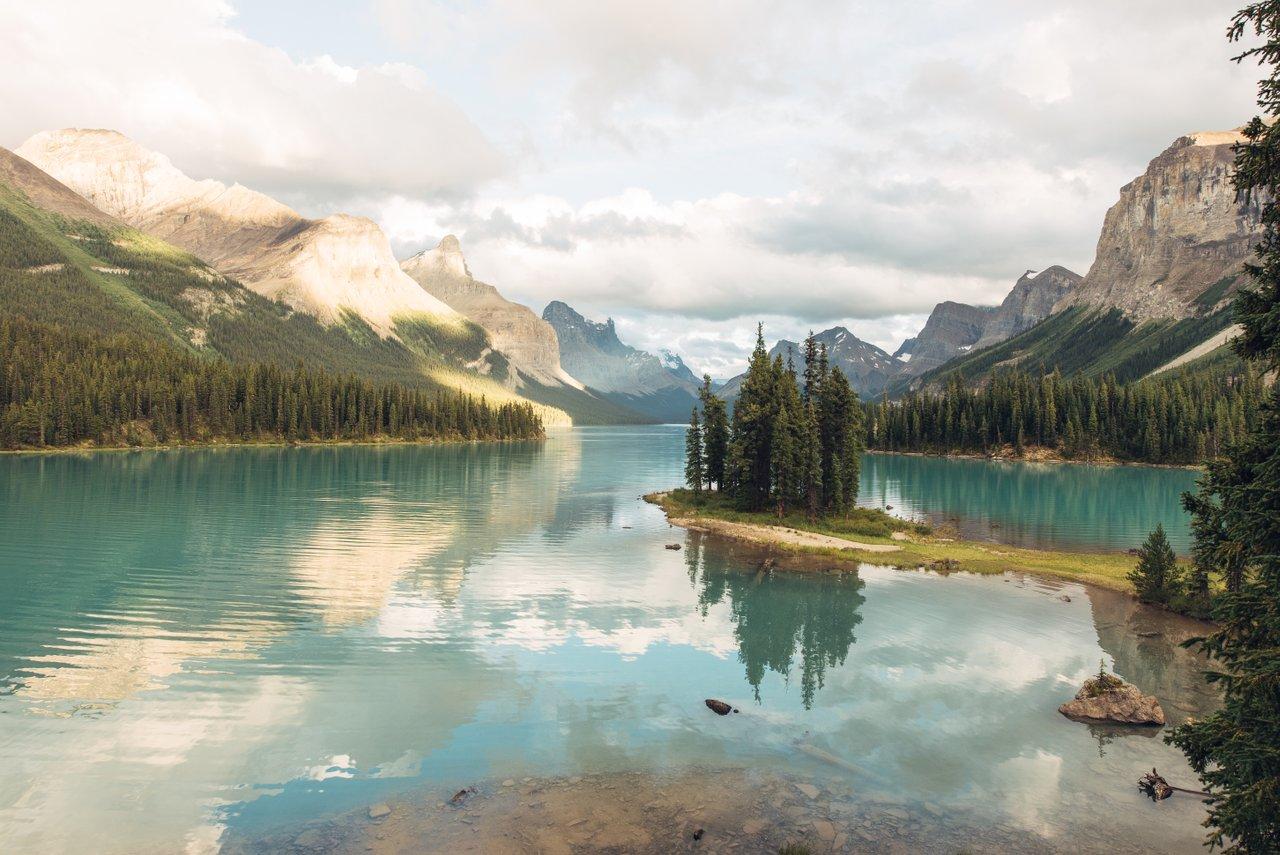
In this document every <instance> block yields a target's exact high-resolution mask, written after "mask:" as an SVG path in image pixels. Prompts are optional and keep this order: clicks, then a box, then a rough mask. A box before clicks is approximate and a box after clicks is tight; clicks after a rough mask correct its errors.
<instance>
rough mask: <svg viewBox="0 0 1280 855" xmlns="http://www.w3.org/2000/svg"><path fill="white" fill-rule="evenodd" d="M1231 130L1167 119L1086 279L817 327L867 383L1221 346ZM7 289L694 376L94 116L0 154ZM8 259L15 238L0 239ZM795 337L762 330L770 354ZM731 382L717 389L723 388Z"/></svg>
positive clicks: (540, 401) (119, 320) (577, 408)
mask: <svg viewBox="0 0 1280 855" xmlns="http://www.w3.org/2000/svg"><path fill="white" fill-rule="evenodd" d="M1238 139H1239V136H1238V134H1237V133H1236V132H1213V133H1198V134H1191V135H1188V136H1185V137H1181V138H1179V139H1178V140H1176V141H1175V142H1174V143H1173V144H1172V145H1171V146H1170V147H1169V148H1168V149H1166V150H1165V151H1164V152H1163V153H1161V154H1160V155H1159V156H1157V157H1156V158H1155V159H1154V160H1152V161H1151V163H1150V165H1149V166H1148V168H1147V170H1146V171H1145V172H1144V173H1143V174H1142V175H1141V176H1139V177H1138V178H1136V179H1135V180H1134V181H1132V182H1130V183H1129V184H1127V185H1125V187H1123V188H1122V189H1121V191H1120V198H1119V200H1118V201H1117V202H1116V204H1115V205H1114V206H1112V208H1111V209H1110V210H1109V211H1108V212H1107V215H1106V218H1105V220H1104V223H1103V225H1102V229H1101V233H1100V235H1099V239H1098V248H1097V255H1096V258H1095V260H1094V262H1093V264H1092V265H1091V267H1090V269H1089V271H1088V273H1087V274H1086V275H1085V276H1084V277H1081V276H1078V275H1077V274H1075V273H1073V272H1071V271H1070V270H1067V269H1066V268H1064V267H1061V266H1057V265H1053V266H1049V267H1046V268H1044V269H1043V270H1040V271H1038V272H1037V271H1033V270H1028V271H1027V272H1026V273H1025V274H1023V275H1022V276H1021V277H1020V278H1019V279H1018V280H1017V282H1016V283H1015V284H1014V286H1013V288H1012V289H1011V290H1010V291H1009V293H1008V295H1007V296H1006V297H1005V299H1004V301H1003V302H1002V303H1001V304H1000V305H999V306H972V305H968V304H965V303H959V302H955V301H944V302H942V303H939V304H938V305H937V306H936V307H935V308H934V310H933V312H932V313H931V314H930V315H929V318H928V320H927V321H926V323H925V325H924V326H923V327H922V328H921V330H920V331H919V332H918V333H917V334H916V335H915V336H912V337H911V338H909V339H907V340H906V341H904V342H903V343H902V345H901V346H900V347H898V348H897V350H896V351H895V352H894V353H892V354H890V353H887V352H886V351H884V350H882V349H881V348H879V347H876V346H874V345H872V344H869V343H867V342H865V341H862V340H860V339H858V338H857V337H856V336H854V335H853V334H852V333H851V332H849V331H848V330H847V329H845V328H843V327H832V328H831V329H827V330H824V331H823V332H821V333H819V334H818V339H819V341H821V342H823V343H824V344H826V345H827V348H828V352H829V358H830V360H831V362H832V364H834V365H837V366H839V367H840V368H841V370H843V371H844V372H845V374H846V375H847V376H848V377H849V379H850V382H851V383H852V385H853V386H854V388H855V389H856V390H857V391H858V392H859V394H861V395H862V396H863V397H865V398H874V397H878V396H880V395H883V394H888V395H891V396H896V395H899V394H902V393H904V392H907V391H910V390H918V389H928V388H936V387H937V386H938V385H940V384H941V383H942V382H944V378H947V377H950V376H959V377H961V378H962V379H963V380H964V381H965V382H968V383H972V384H981V383H983V382H985V380H986V379H987V378H988V377H989V376H990V374H991V373H992V372H993V371H996V370H1000V369H1001V368H1005V367H1010V366H1020V367H1023V368H1026V369H1028V370H1035V371H1038V370H1045V371H1051V370H1055V369H1056V370H1060V371H1062V372H1063V373H1064V374H1071V373H1076V372H1080V373H1085V374H1088V375H1098V374H1102V373H1112V374H1115V375H1116V376H1117V377H1118V378H1119V379H1121V380H1128V379H1134V378H1137V377H1141V376H1144V375H1146V374H1148V373H1151V372H1152V371H1156V370H1159V369H1162V368H1166V367H1168V366H1170V365H1173V364H1183V363H1186V362H1188V361H1195V360H1199V359H1211V358H1215V354H1217V353H1219V352H1220V348H1221V346H1222V345H1223V343H1224V342H1225V341H1226V340H1227V339H1228V338H1229V337H1230V331H1231V319H1230V309H1229V302H1230V299H1231V296H1232V294H1233V293H1234V291H1235V289H1236V288H1237V287H1238V283H1239V281H1240V279H1241V274H1240V269H1241V266H1242V264H1243V263H1244V262H1245V260H1246V259H1247V258H1248V257H1249V254H1250V248H1251V245H1252V243H1253V242H1254V241H1255V240H1256V239H1257V236H1258V233H1259V228H1258V221H1259V210H1258V206H1257V204H1256V203H1253V204H1241V203H1240V202H1239V201H1238V200H1237V199H1236V198H1235V194H1234V190H1233V188H1232V185H1231V181H1230V172H1231V168H1232V163H1233V153H1232V150H1231V146H1232V144H1233V142H1235V141H1236V140H1238ZM0 242H3V245H4V246H6V247H9V248H11V249H12V250H13V251H14V252H16V253H17V254H16V255H12V256H11V260H12V259H13V258H16V259H19V261H20V263H19V262H14V263H13V264H11V265H9V266H8V267H6V268H5V269H4V270H3V271H0V273H2V274H3V275H0V297H3V307H4V308H5V309H6V310H7V311H10V312H17V313H20V314H23V315H28V316H31V317H33V318H35V319H39V320H45V321H57V322H60V323H65V324H68V325H71V326H76V327H81V328H90V329H96V330H100V331H103V332H110V331H121V330H129V331H134V332H145V333H147V334H150V335H155V336H159V337H163V338H165V339H166V340H168V341H171V342H175V343H179V344H181V346H183V347H184V348H188V349H190V350H192V351H193V352H198V353H216V354H218V355H220V356H223V357H225V358H227V359H230V360H265V361H277V362H281V363H292V362H296V361H297V360H299V359H302V360H304V361H306V362H309V363H313V364H316V365H319V366H323V367H325V368H328V369H331V370H334V371H355V372H357V373H360V374H362V375H364V376H367V377H369V378H370V379H375V380H390V381H395V382H399V383H406V384H409V385H417V386H425V387H441V388H452V389H462V390H466V391H469V392H473V393H475V394H482V395H485V396H486V397H487V398H489V399H490V400H491V401H503V400H520V399H523V400H529V401H532V402H534V403H536V404H537V405H538V406H539V408H540V411H541V412H542V414H543V416H544V419H545V420H546V421H547V422H548V424H552V425H554V424H567V423H569V422H571V421H572V422H577V423H617V422H634V421H684V420H685V419H687V418H688V414H689V410H690V408H691V407H692V406H693V405H694V402H695V401H696V394H697V389H698V387H699V385H700V382H699V379H698V376H697V375H696V374H695V373H694V372H693V371H692V370H691V369H690V368H689V367H688V366H687V365H685V363H684V362H683V360H682V359H681V358H680V357H679V356H678V355H676V354H674V353H672V352H670V351H668V350H660V351H659V352H658V353H656V354H654V353H647V352H644V351H641V350H638V349H636V348H633V347H630V346H628V345H626V344H624V343H623V342H622V341H620V340H619V338H618V334H617V330H616V328H615V326H614V324H613V321H612V320H606V321H605V322H604V323H597V322H594V321H590V320H587V319H586V318H584V317H583V316H582V315H581V314H579V313H578V312H577V311H575V310H574V309H572V308H571V307H570V306H568V305H567V304H565V303H563V302H560V301H553V302H552V303H550V304H549V305H548V306H547V307H546V309H545V310H544V311H543V313H542V316H541V317H539V316H538V315H536V314H535V313H534V312H533V311H531V310H530V309H528V308H527V307H525V306H522V305H520V304H518V303H514V302H512V301H510V300H507V299H506V298H505V297H503V295H502V294H501V293H500V292H499V291H498V289H497V288H495V287H494V286H492V285H489V284H487V283H484V282H481V281H479V280H477V279H476V278H475V277H474V276H473V275H472V273H471V270H470V268H469V266H468V264H467V262H466V259H465V258H464V256H463V253H462V247H461V244H460V243H459V241H458V240H457V238H455V237H453V236H446V237H444V238H443V239H442V240H441V241H440V242H439V244H437V245H436V246H434V247H431V248H428V249H424V250H423V251H421V252H418V253H416V254H415V255H413V256H411V257H410V258H407V259H405V260H404V261H397V260H396V259H395V257H394V256H393V255H392V252H391V247H390V244H389V242H388V241H387V238H386V236H385V235H384V234H383V233H382V231H381V230H380V229H379V228H378V226H377V225H376V224H374V223H373V222H372V221H371V220H368V219H365V218H362V217H354V216H350V215H346V214H340V213H338V214H333V215H330V216H327V217H324V218H321V219H308V218H305V217H303V216H301V215H300V214H298V213H297V212H296V211H294V210H292V209H291V208H289V207H288V206H286V205H283V204H281V203H280V202H278V201H276V200H274V199H271V198H270V197H268V196H266V195H264V194H262V193H258V192H256V191H253V190H250V189H248V188H245V187H242V186H241V185H239V184H232V185H230V186H228V185H225V184H222V183H220V182H216V181H210V180H196V179H192V178H190V177H188V176H186V175H185V174H183V173H182V172H181V171H180V170H178V169H177V168H176V167H175V166H174V165H173V164H172V163H171V162H170V161H169V160H168V158H166V157H165V156H164V155H162V154H160V153H158V152H153V151H150V150H148V149H146V148H144V147H143V146H140V145H138V144H137V143H136V142H134V141H132V140H130V139H128V138H127V137H125V136H123V135H121V134H119V133H116V132H114V131H107V130H79V129H67V130H61V131H50V132H43V133H39V134H36V135H35V136H33V137H32V138H31V139H29V140H27V141H26V142H25V143H23V145H22V146H20V147H19V149H18V150H17V151H16V152H10V151H7V150H3V149H0ZM7 257H9V256H7ZM788 351H793V352H795V353H796V354H797V359H798V353H799V344H798V343H797V342H790V341H785V340H783V341H779V342H777V343H776V344H775V345H774V347H773V348H772V350H771V352H772V353H775V354H779V353H781V354H785V353H787V352H788ZM740 383H741V378H740V377H739V378H731V379H729V380H728V381H726V382H725V383H724V384H722V388H721V390H720V391H721V394H723V395H725V396H726V397H729V398H732V397H733V396H734V395H736V393H737V389H738V386H739V385H740Z"/></svg>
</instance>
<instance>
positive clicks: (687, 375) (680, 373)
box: [658, 347, 702, 386]
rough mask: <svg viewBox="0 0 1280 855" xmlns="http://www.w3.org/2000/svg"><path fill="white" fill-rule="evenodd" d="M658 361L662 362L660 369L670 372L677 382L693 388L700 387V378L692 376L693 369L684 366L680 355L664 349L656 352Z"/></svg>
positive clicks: (695, 375)
mask: <svg viewBox="0 0 1280 855" xmlns="http://www.w3.org/2000/svg"><path fill="white" fill-rule="evenodd" d="M658 359H659V361H661V362H662V367H663V368H665V369H667V371H669V372H671V374H672V375H673V376H674V377H675V378H676V379H677V380H683V381H685V382H686V383H692V384H694V385H695V386H701V385H702V378H701V377H699V376H698V375H697V374H694V373H693V369H692V368H690V367H689V366H688V365H685V364H684V360H683V359H681V358H680V354H678V353H672V352H671V351H669V350H667V349H666V348H665V347H664V348H662V349H661V350H659V351H658Z"/></svg>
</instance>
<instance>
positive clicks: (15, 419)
mask: <svg viewBox="0 0 1280 855" xmlns="http://www.w3.org/2000/svg"><path fill="white" fill-rule="evenodd" d="M540 436H542V422H541V420H540V418H539V417H538V415H537V413H536V412H535V411H534V410H533V408H532V407H531V406H530V405H528V404H515V403H512V404H503V405H501V406H490V405H489V404H487V403H486V402H485V401H484V399H483V398H473V397H471V396H467V395H462V394H459V393H456V392H444V391H425V390H419V389H410V388H406V387H404V386H399V385H394V384H375V383H370V382H368V381H366V380H361V379H359V378H358V377H356V376H354V375H337V374H331V373H328V372H325V371H323V370H318V369H310V368H305V367H303V366H302V365H301V364H299V365H298V366H297V367H295V368H291V369H290V368H281V367H279V366H277V365H274V364H253V363H250V364H235V365H233V364H230V363H227V362H224V361H222V360H206V359H201V358H198V357H196V356H193V355H190V354H187V353H184V352H182V351H180V350H178V349H177V348H175V347H173V346H171V345H168V344H165V343H162V342H158V341H155V340H152V339H147V338H143V337H141V336H137V335H131V334H121V335H114V336H109V337H103V336H97V335H93V334H89V333H84V332H75V331H71V330H68V329H66V328H65V327H62V326H59V325H55V324H41V323H35V322H32V321H28V320H25V319H22V318H18V317H12V316H6V315H0V448H41V447H56V446H67V445H76V444H80V443H96V444H99V445H151V444H157V443H159V444H165V443H168V444H175V443H192V442H209V441H264V440H286V441H290V440H296V441H303V442H305V441H313V440H368V439H378V438H387V439H401V440H427V439H460V440H477V439H528V438H536V437H540Z"/></svg>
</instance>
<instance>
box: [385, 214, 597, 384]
mask: <svg viewBox="0 0 1280 855" xmlns="http://www.w3.org/2000/svg"><path fill="white" fill-rule="evenodd" d="M400 267H401V269H403V270H404V272H405V273H407V274H409V276H411V277H412V278H413V280H414V281H415V282H417V283H418V284H419V285H421V286H422V288H423V289H424V290H425V291H426V292H427V293H428V294H430V295H431V296H433V297H435V298H436V299H438V300H440V301H442V302H444V303H446V304H447V305H448V306H449V307H450V308H452V309H454V310H456V311H458V312H461V313H462V314H463V315H466V316H467V317H468V318H469V319H471V320H472V321H475V322H476V323H477V324H479V325H480V326H481V327H483V328H484V329H485V330H486V331H488V333H489V336H490V337H491V338H492V339H493V346H494V347H496V348H497V349H498V350H500V351H502V352H503V353H504V354H505V355H506V356H507V357H508V358H509V359H510V360H511V363H512V364H513V365H514V366H515V367H516V368H517V369H519V371H520V372H521V373H522V374H524V375H526V376H528V377H530V378H532V379H534V380H536V381H537V382H539V383H543V384H551V385H560V384H564V385H569V386H573V387H574V388H576V389H581V388H582V384H581V383H579V382H578V381H577V380H576V379H574V378H573V377H572V376H570V375H569V374H568V373H567V372H566V371H565V370H564V369H563V368H562V367H561V365H560V342H559V340H558V339H557V338H556V331H555V329H554V328H553V327H552V326H551V324H549V323H547V322H546V321H544V320H543V319H542V318H539V317H538V316H537V315H536V314H534V313H533V311H532V310H531V309H529V308H528V307H526V306H522V305H520V304H519V303H513V302H511V301H510V300H508V299H506V298H505V297H503V296H502V294H500V293H499V292H498V289H497V288H495V287H493V286H492V285H488V284H486V283H484V282H481V281H480V280H478V279H476V278H475V277H474V276H472V275H471V270H470V268H468V267H467V262H466V259H465V257H464V256H463V254H462V245H461V244H460V243H459V242H458V239H457V238H456V237H454V236H453V235H446V236H445V237H444V239H443V240H441V241H440V243H439V244H438V245H437V246H436V247H435V248H434V249H429V250H423V251H422V252H419V253H418V254H416V255H414V256H411V257H410V258H407V259H405V260H404V261H402V262H400Z"/></svg>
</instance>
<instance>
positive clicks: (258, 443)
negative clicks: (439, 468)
mask: <svg viewBox="0 0 1280 855" xmlns="http://www.w3.org/2000/svg"><path fill="white" fill-rule="evenodd" d="M545 439H546V436H545V435H544V436H530V437H520V438H508V439H463V438H462V437H457V438H445V437H430V438H425V437H424V438H422V439H397V438H395V437H378V438H371V439H309V440H286V439H263V440H252V439H250V440H236V441H234V442H223V441H220V440H213V441H203V442H181V443H165V444H157V445H94V444H81V445H56V446H44V447H38V446H32V447H30V448H0V455H6V454H9V455H35V454H85V453H95V452H99V451H107V452H122V451H197V450H203V449H210V448H344V447H350V446H381V445H386V446H391V445H481V444H483V445H490V444H493V443H512V442H542V441H543V440H545Z"/></svg>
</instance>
